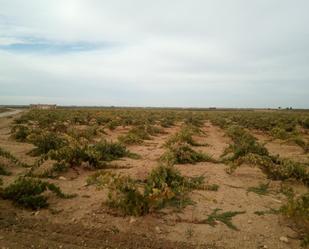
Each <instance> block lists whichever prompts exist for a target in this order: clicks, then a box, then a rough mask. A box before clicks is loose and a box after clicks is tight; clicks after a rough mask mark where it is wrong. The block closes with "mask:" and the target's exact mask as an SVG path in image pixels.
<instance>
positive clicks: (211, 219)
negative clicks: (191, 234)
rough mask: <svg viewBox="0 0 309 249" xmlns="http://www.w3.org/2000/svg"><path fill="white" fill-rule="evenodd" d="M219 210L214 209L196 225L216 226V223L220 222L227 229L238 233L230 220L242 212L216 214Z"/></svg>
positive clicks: (242, 212)
mask: <svg viewBox="0 0 309 249" xmlns="http://www.w3.org/2000/svg"><path fill="white" fill-rule="evenodd" d="M220 210H221V209H219V208H217V209H215V210H214V211H213V212H212V213H211V214H210V215H209V216H208V217H207V219H205V220H202V221H200V222H198V223H200V224H209V225H211V226H216V225H217V224H218V223H217V221H220V222H222V223H223V224H225V225H226V226H227V227H229V228H231V229H233V230H236V231H238V228H237V227H236V226H235V225H234V224H233V223H232V218H233V217H234V216H236V215H239V214H244V213H245V212H244V211H236V212H231V211H229V212H223V213H218V212H219V211H220Z"/></svg>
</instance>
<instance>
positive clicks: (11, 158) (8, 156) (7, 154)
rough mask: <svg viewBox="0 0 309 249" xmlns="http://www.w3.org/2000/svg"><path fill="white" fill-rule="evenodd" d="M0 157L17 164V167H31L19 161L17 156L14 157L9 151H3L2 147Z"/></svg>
mask: <svg viewBox="0 0 309 249" xmlns="http://www.w3.org/2000/svg"><path fill="white" fill-rule="evenodd" d="M0 157H3V158H6V159H8V160H9V161H10V162H12V163H13V164H15V165H16V166H21V167H29V165H27V164H26V163H23V162H21V161H20V160H19V159H17V158H16V157H15V156H13V155H12V154H11V153H10V152H9V151H6V150H5V149H3V148H1V147H0Z"/></svg>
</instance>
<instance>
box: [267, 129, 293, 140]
mask: <svg viewBox="0 0 309 249" xmlns="http://www.w3.org/2000/svg"><path fill="white" fill-rule="evenodd" d="M270 133H271V135H272V136H273V137H275V138H278V139H283V140H285V139H287V138H288V137H289V134H288V133H287V131H286V130H285V129H282V128H280V127H274V128H273V129H272V130H271V131H270Z"/></svg>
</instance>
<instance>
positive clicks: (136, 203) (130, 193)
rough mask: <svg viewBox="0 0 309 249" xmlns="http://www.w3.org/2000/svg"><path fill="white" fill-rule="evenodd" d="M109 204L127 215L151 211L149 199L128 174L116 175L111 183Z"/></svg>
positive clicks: (138, 214) (137, 214)
mask: <svg viewBox="0 0 309 249" xmlns="http://www.w3.org/2000/svg"><path fill="white" fill-rule="evenodd" d="M107 204H108V205H109V206H110V207H112V208H117V209H118V210H120V211H121V212H122V213H124V214H126V215H134V216H140V215H144V214H146V213H148V212H149V207H148V203H147V199H146V198H145V197H144V194H143V192H142V191H141V190H139V188H138V185H137V183H136V182H135V181H134V180H133V179H131V178H130V177H128V176H118V177H114V180H113V181H112V183H111V184H110V185H109V193H108V201H107Z"/></svg>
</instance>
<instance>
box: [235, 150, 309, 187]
mask: <svg viewBox="0 0 309 249" xmlns="http://www.w3.org/2000/svg"><path fill="white" fill-rule="evenodd" d="M243 163H249V164H251V165H256V166H258V167H260V169H261V170H262V171H263V172H264V173H265V174H266V175H267V176H268V177H269V178H271V179H273V180H287V179H295V180H298V181H301V182H302V183H304V184H305V185H307V186H309V171H308V169H309V166H308V165H307V164H304V163H300V162H295V161H292V160H289V159H280V158H277V157H270V156H261V155H257V154H252V153H250V154H248V155H246V156H244V157H241V158H238V160H237V161H235V162H234V163H233V164H232V165H231V167H230V169H229V170H230V173H231V172H233V171H234V170H235V169H236V168H237V167H239V166H240V165H241V164H243Z"/></svg>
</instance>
